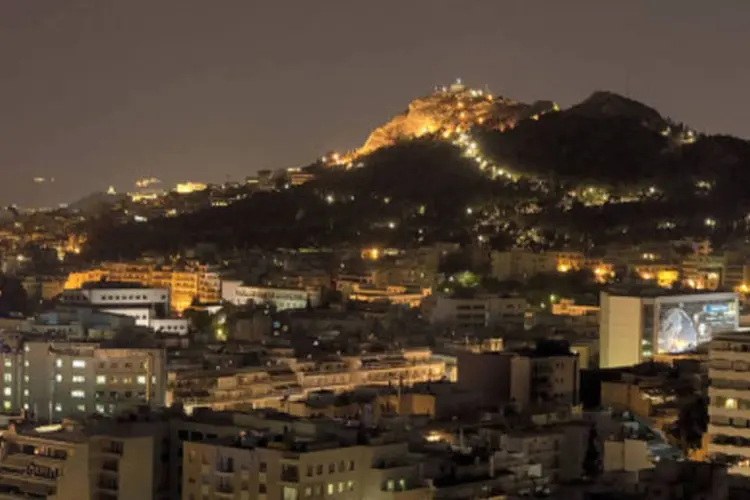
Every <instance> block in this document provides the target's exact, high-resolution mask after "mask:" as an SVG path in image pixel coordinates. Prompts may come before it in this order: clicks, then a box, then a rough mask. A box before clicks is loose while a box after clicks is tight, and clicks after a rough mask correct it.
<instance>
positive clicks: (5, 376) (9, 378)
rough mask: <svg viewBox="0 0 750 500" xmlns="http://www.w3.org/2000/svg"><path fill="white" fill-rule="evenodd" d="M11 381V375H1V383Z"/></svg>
mask: <svg viewBox="0 0 750 500" xmlns="http://www.w3.org/2000/svg"><path fill="white" fill-rule="evenodd" d="M11 380H13V375H11V374H10V373H6V374H4V375H3V381H5V382H10V381H11Z"/></svg>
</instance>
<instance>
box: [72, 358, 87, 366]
mask: <svg viewBox="0 0 750 500" xmlns="http://www.w3.org/2000/svg"><path fill="white" fill-rule="evenodd" d="M73 368H86V362H85V361H84V360H82V359H74V360H73Z"/></svg>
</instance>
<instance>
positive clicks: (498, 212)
mask: <svg viewBox="0 0 750 500" xmlns="http://www.w3.org/2000/svg"><path fill="white" fill-rule="evenodd" d="M350 158H351V161H350V162H348V163H343V162H339V163H337V164H335V165H331V164H326V163H321V162H316V163H313V164H311V165H310V166H308V167H304V168H302V172H305V174H306V175H308V176H309V177H310V178H312V180H310V181H309V182H306V183H304V184H303V185H300V186H294V185H293V184H292V183H290V182H287V183H284V182H280V183H278V184H277V186H278V189H276V190H273V191H262V192H255V193H252V194H251V195H249V196H247V197H242V199H240V200H239V201H237V202H235V203H232V204H230V205H229V206H228V207H218V208H209V209H204V210H199V211H197V212H194V213H190V214H186V215H182V216H178V217H173V218H162V219H156V220H153V221H152V220H150V221H149V222H148V223H147V224H144V223H129V224H124V225H117V226H112V225H107V226H99V228H98V229H97V230H96V231H92V234H91V238H90V240H89V241H90V246H89V252H90V255H91V256H92V257H94V258H115V257H118V256H123V257H124V256H132V255H137V254H139V253H141V252H144V251H157V252H170V253H174V252H177V251H179V250H180V249H181V248H183V247H185V246H187V245H192V244H195V243H200V242H214V243H216V244H218V245H219V246H220V247H221V248H236V247H246V246H261V247H269V248H276V247H300V246H337V245H363V246H364V245H372V244H377V245H385V244H388V245H396V246H409V245H422V244H428V243H431V242H436V241H455V242H460V243H468V242H477V241H478V242H479V243H481V244H485V245H488V246H491V247H493V248H505V247H508V246H511V245H515V246H527V247H535V248H553V247H562V246H565V247H573V248H579V249H583V250H590V249H592V248H593V247H596V246H599V245H603V244H607V243H611V242H614V241H620V242H640V241H645V240H654V239H678V238H683V237H700V238H706V237H708V238H711V239H713V240H714V241H715V243H716V244H717V245H720V244H722V243H724V242H726V241H728V240H729V239H735V238H744V236H745V233H746V230H747V223H746V216H747V215H748V213H750V190H749V189H748V188H747V187H745V186H748V185H750V183H749V182H748V181H750V168H749V167H750V143H748V142H747V141H744V140H741V139H737V138H733V137H726V136H708V135H701V134H696V133H695V132H694V131H692V130H691V129H689V128H688V127H686V126H684V125H681V124H679V123H677V122H675V121H673V120H671V119H669V118H666V117H663V116H661V115H660V114H659V113H658V111H656V110H655V109H653V108H651V107H649V106H647V105H644V104H642V103H639V102H637V101H634V100H632V99H629V98H626V97H623V96H619V95H617V94H614V93H610V92H596V93H594V94H592V95H591V96H590V97H589V98H587V99H586V100H584V101H582V102H581V103H578V104H576V105H574V106H571V107H570V108H568V109H564V110H560V109H559V108H558V107H557V106H556V105H554V103H552V102H551V101H543V102H539V103H536V104H532V105H526V104H521V103H518V102H516V101H513V100H511V99H507V98H503V97H495V96H492V95H488V94H487V93H486V92H485V91H479V90H476V89H474V90H471V89H467V88H465V87H455V86H454V87H452V88H447V89H442V88H441V89H438V90H437V91H436V92H435V93H433V94H432V95H430V96H428V97H426V98H419V99H417V100H415V101H414V102H412V103H411V104H410V105H409V108H408V111H407V112H406V113H404V114H403V115H399V116H397V117H396V118H394V119H392V120H390V121H389V122H388V123H387V124H386V125H384V126H382V127H379V128H378V129H376V130H375V131H373V133H372V134H370V137H369V138H368V140H367V141H366V142H365V144H364V146H362V147H361V148H360V149H359V150H356V152H355V153H353V154H351V155H350ZM121 241H128V242H129V244H128V246H127V248H123V246H122V245H120V244H118V243H117V242H121Z"/></svg>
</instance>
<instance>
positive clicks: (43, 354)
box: [0, 341, 167, 422]
mask: <svg viewBox="0 0 750 500" xmlns="http://www.w3.org/2000/svg"><path fill="white" fill-rule="evenodd" d="M0 360H1V361H0V363H2V394H3V396H2V397H3V408H4V409H6V410H14V409H15V410H20V409H23V410H26V411H27V412H29V414H30V416H31V417H32V418H33V419H36V420H38V421H45V422H46V421H55V422H57V421H60V420H61V419H62V418H64V417H66V416H68V415H71V414H76V413H83V414H90V413H95V412H96V413H106V414H114V413H118V412H121V411H123V410H126V409H130V408H134V407H137V406H143V405H148V406H151V407H155V408H157V407H160V406H163V405H164V402H165V399H164V398H165V395H166V380H167V377H166V355H165V351H164V350H163V349H150V348H137V347H128V348H116V347H107V345H106V344H104V343H99V342H64V341H63V342H57V341H18V342H17V343H16V344H15V345H12V346H8V347H7V348H6V349H4V352H2V353H0Z"/></svg>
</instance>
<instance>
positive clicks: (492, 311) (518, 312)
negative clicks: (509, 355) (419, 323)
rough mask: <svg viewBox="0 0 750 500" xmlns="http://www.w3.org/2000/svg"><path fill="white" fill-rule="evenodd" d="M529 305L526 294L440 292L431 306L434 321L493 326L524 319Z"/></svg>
mask: <svg viewBox="0 0 750 500" xmlns="http://www.w3.org/2000/svg"><path fill="white" fill-rule="evenodd" d="M526 307H527V303H526V299H525V298H523V297H504V296H497V295H477V296H476V297H454V296H448V295H445V294H436V295H434V296H433V301H432V303H431V304H430V305H429V306H428V307H427V308H428V309H429V319H430V322H431V323H433V324H439V325H446V326H452V327H455V328H460V329H477V328H485V327H491V326H494V325H496V324H498V323H501V322H503V321H510V320H515V321H519V322H520V321H523V317H524V313H525V312H526Z"/></svg>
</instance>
